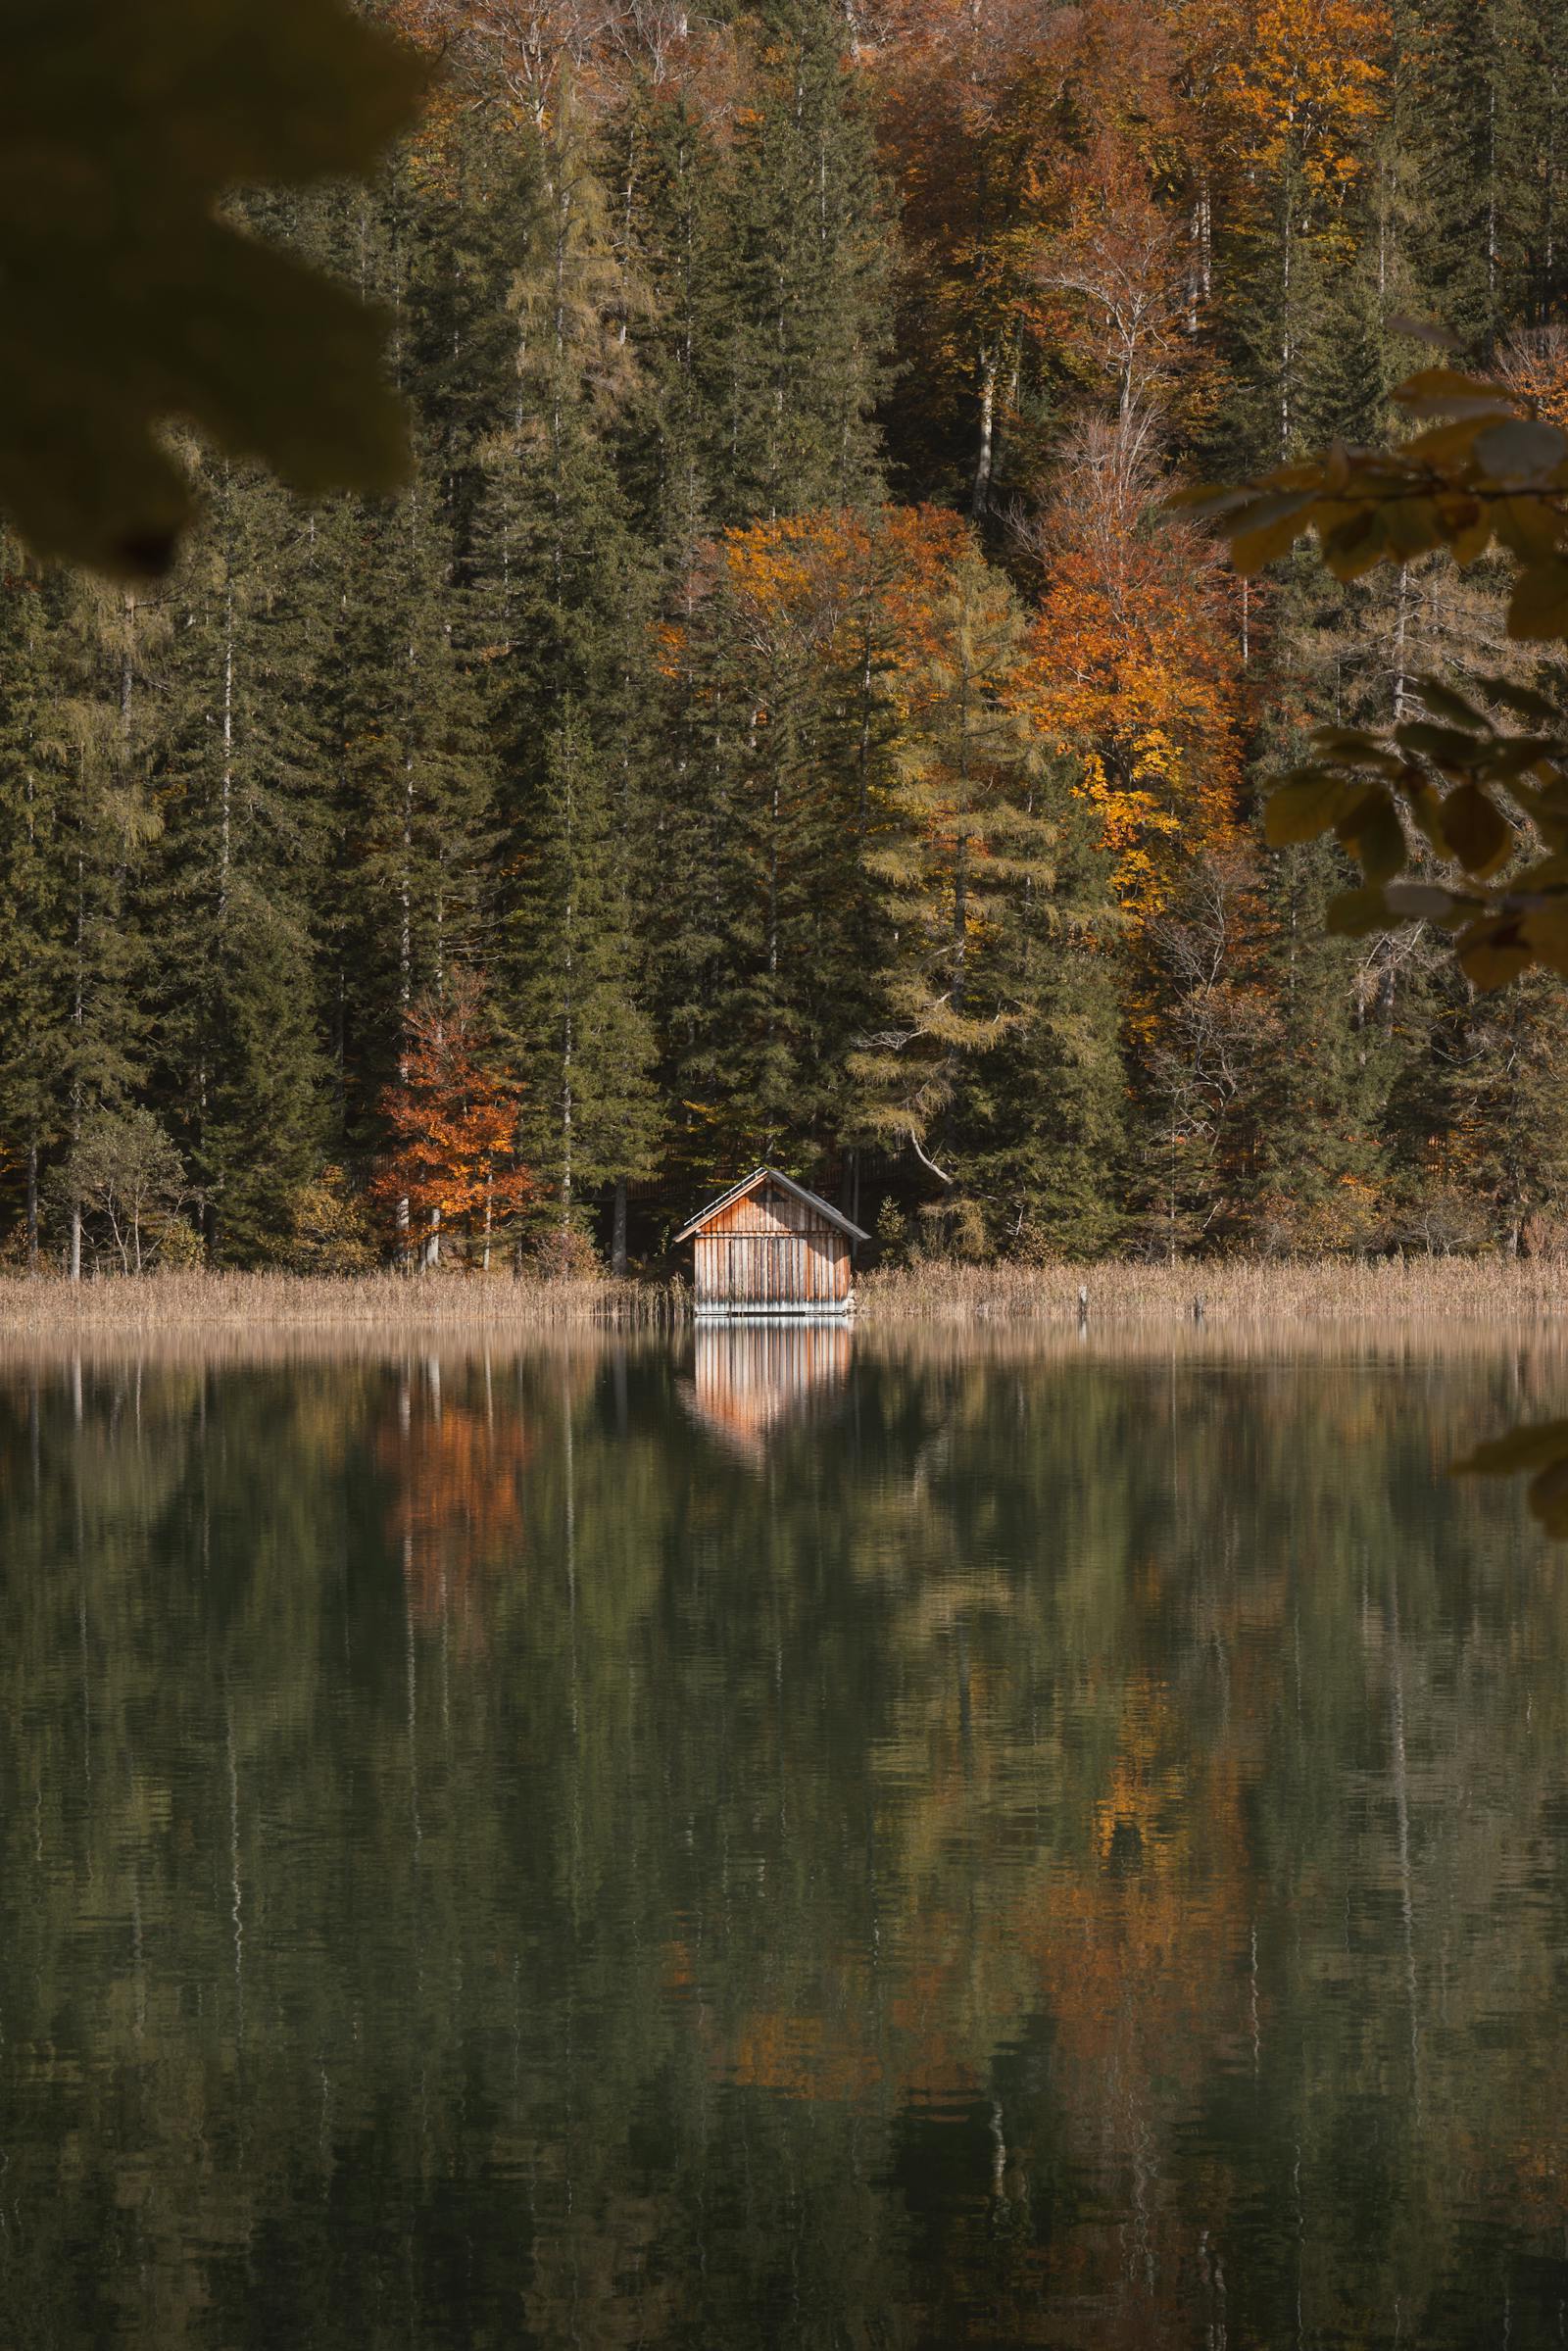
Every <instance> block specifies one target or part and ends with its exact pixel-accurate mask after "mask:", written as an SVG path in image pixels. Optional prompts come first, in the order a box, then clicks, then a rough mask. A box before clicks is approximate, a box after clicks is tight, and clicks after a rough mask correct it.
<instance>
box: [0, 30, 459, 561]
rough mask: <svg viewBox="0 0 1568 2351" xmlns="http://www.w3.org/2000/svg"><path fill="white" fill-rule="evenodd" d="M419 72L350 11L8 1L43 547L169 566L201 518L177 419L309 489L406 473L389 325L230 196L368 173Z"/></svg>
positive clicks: (2, 470) (5, 238) (19, 292)
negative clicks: (227, 208)
mask: <svg viewBox="0 0 1568 2351" xmlns="http://www.w3.org/2000/svg"><path fill="white" fill-rule="evenodd" d="M424 78H425V69H424V67H423V66H422V65H421V63H420V61H419V60H418V59H417V57H416V56H415V55H414V53H413V52H412V51H410V50H409V49H408V48H406V47H405V46H404V45H403V44H402V43H400V42H398V41H396V40H394V39H393V38H392V37H391V36H390V35H389V34H387V33H385V32H383V31H381V30H379V29H378V28H376V27H375V26H373V25H372V24H368V22H367V21H366V20H365V19H364V18H363V17H360V16H357V15H355V14H354V13H353V12H352V11H351V10H350V9H349V8H348V7H347V6H345V5H343V0H73V5H71V6H69V7H67V6H62V5H61V0H13V5H12V6H11V8H10V9H9V10H8V11H7V17H6V70H5V73H4V76H3V77H0V315H3V317H4V321H5V342H6V354H5V363H6V364H5V366H4V367H3V369H0V506H3V507H4V508H5V509H6V510H7V512H8V513H9V514H10V516H11V518H12V519H13V521H14V522H15V523H16V525H17V527H18V529H19V530H20V532H21V533H22V535H23V537H24V538H25V540H26V542H27V543H28V545H29V546H30V547H31V548H32V549H33V550H34V551H35V552H36V553H37V554H39V555H44V556H59V557H65V558H67V559H68V560H70V561H72V562H74V563H83V564H87V565H90V566H92V567H93V568H95V569H99V570H103V571H107V572H110V573H112V574H118V575H122V576H127V577H135V576H138V575H144V574H147V573H149V572H157V571H159V570H161V569H162V568H163V567H164V566H165V565H166V564H167V563H168V561H169V559H170V555H171V553H172V548H173V545H174V542H175V540H176V538H177V536H178V533H179V531H180V530H181V528H182V527H183V526H184V524H185V523H186V522H187V521H188V519H189V517H190V514H191V497H190V491H189V489H188V486H187V484H186V482H185V479H184V477H183V475H182V473H181V471H180V468H179V466H178V465H176V463H175V462H174V460H173V459H172V456H171V455H170V453H169V451H168V449H167V448H166V446H165V445H164V441H163V438H162V437H161V427H163V426H164V425H165V424H166V423H168V422H169V421H171V420H182V421H184V422H187V423H189V424H192V425H194V426H195V427H196V429H197V430H198V431H199V432H201V433H203V434H205V435H206V436H208V437H209V438H210V439H211V440H212V441H214V442H215V443H217V444H218V445H219V446H220V447H221V448H223V449H225V450H227V451H229V452H231V453H232V454H234V455H236V456H243V457H249V458H255V459H259V460H261V461H262V462H263V463H265V464H266V465H270V466H271V467H273V468H274V469H275V470H276V471H277V472H278V473H279V474H280V475H282V477H283V478H284V479H285V480H286V481H288V482H290V483H291V484H293V485H294V486H295V487H297V488H299V489H301V490H304V491H307V492H320V491H324V490H328V489H334V488H345V489H361V490H385V489H390V488H393V487H395V486H396V484H397V483H398V481H399V480H401V478H402V476H403V471H404V467H405V463H406V449H405V431H404V424H403V418H402V414H401V410H400V407H399V404H398V402H397V401H396V399H395V398H394V396H393V394H392V392H391V391H390V389H389V388H388V386H387V385H386V383H385V380H384V377H383V371H382V364H381V351H382V341H383V337H384V333H385V321H384V320H383V319H382V318H380V317H379V316H378V315H377V313H376V312H374V311H373V310H371V309H370V308H368V306H367V305H365V304H363V303H361V302H360V301H359V300H357V299H356V297H355V296H354V295H353V294H351V293H350V292H348V291H347V290H346V289H345V288H343V287H340V286H337V285H334V284H333V283H331V282H330V281H329V280H328V279H326V278H323V277H321V276H319V274H318V273H317V272H316V271H314V270H312V269H308V268H306V267H305V265H304V264H303V263H301V262H299V261H297V260H295V259H294V258H293V257H292V256H290V255H288V254H285V253H280V252H278V251H276V250H275V249H273V248H271V247H270V246H268V245H265V244H263V243H262V242H261V241H260V240H258V239H256V238H254V237H251V236H248V235H246V234H245V233H244V231H243V230H242V229H241V228H239V227H237V226H235V225H234V224H233V223H232V222H230V221H228V220H223V219H222V218H221V214H220V207H221V202H222V199H223V198H224V196H225V194H227V193H228V192H229V191H230V190H232V189H234V188H236V187H240V186H246V185H255V184H258V183H261V182H264V181H265V182H270V183H273V184H299V183H301V182H305V181H309V180H313V179H318V178H321V177H325V176H329V175H336V174H339V173H349V174H354V173H361V172H364V171H367V170H368V169H369V168H370V166H371V165H372V164H373V163H374V161H375V158H376V157H377V155H378V154H379V153H380V151H381V149H382V148H383V147H384V146H385V144H386V143H387V141H388V140H389V139H391V138H392V137H393V136H395V135H396V134H397V132H399V131H400V130H401V129H403V128H405V127H406V126H407V125H408V124H409V123H410V122H411V121H412V120H413V116H414V113H415V110H416V107H417V101H418V97H419V93H420V90H421V88H422V86H423V82H424Z"/></svg>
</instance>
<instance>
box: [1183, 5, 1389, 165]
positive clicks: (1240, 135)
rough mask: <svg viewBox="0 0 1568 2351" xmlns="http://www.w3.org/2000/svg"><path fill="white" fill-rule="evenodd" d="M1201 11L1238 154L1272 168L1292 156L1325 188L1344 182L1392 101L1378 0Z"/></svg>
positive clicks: (1385, 14) (1384, 19) (1385, 21)
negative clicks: (1218, 58)
mask: <svg viewBox="0 0 1568 2351" xmlns="http://www.w3.org/2000/svg"><path fill="white" fill-rule="evenodd" d="M1205 15H1206V19H1207V22H1206V25H1205V31H1206V34H1207V37H1208V39H1209V40H1210V41H1211V42H1212V43H1213V44H1214V46H1215V48H1216V50H1217V51H1218V52H1219V53H1220V55H1221V57H1222V58H1223V63H1222V64H1221V65H1220V68H1219V71H1218V73H1217V74H1216V77H1215V79H1216V94H1217V96H1218V99H1219V103H1220V107H1221V109H1222V110H1223V113H1224V115H1225V116H1228V118H1229V128H1230V132H1231V137H1232V140H1233V142H1234V146H1235V150H1236V152H1237V154H1238V156H1239V157H1240V158H1241V159H1242V160H1243V161H1244V162H1245V163H1246V164H1248V165H1250V166H1253V167H1261V168H1263V169H1264V170H1267V171H1278V170H1279V169H1280V168H1281V167H1282V165H1284V164H1285V162H1286V161H1287V160H1288V159H1289V160H1290V161H1292V162H1294V164H1295V167H1296V169H1297V170H1298V171H1299V172H1300V174H1301V177H1302V179H1303V180H1304V181H1305V183H1306V185H1307V187H1308V188H1310V189H1312V190H1314V191H1317V192H1319V193H1335V194H1337V193H1338V192H1340V191H1341V190H1343V189H1344V188H1346V187H1348V185H1349V184H1350V183H1351V182H1352V181H1353V180H1354V179H1356V178H1357V177H1358V175H1359V173H1360V171H1361V167H1362V152H1363V146H1364V141H1365V138H1366V134H1367V133H1368V131H1369V130H1370V129H1371V128H1372V127H1373V125H1374V124H1375V123H1376V122H1378V121H1379V120H1380V119H1381V117H1382V114H1383V110H1384V107H1385V105H1386V103H1387V85H1388V69H1387V66H1386V64H1385V62H1384V61H1385V59H1386V58H1387V57H1388V55H1389V51H1390V45H1391V42H1392V39H1393V20H1392V18H1391V17H1390V14H1389V11H1388V10H1387V8H1385V7H1384V6H1383V5H1382V0H1231V4H1230V5H1228V6H1225V7H1222V8H1220V9H1218V10H1213V11H1207V12H1205Z"/></svg>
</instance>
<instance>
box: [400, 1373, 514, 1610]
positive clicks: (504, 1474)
mask: <svg viewBox="0 0 1568 2351" xmlns="http://www.w3.org/2000/svg"><path fill="white" fill-rule="evenodd" d="M532 1451H533V1439H532V1433H531V1430H530V1428H529V1426H528V1424H527V1423H526V1422H525V1421H524V1420H523V1419H522V1417H521V1416H520V1414H519V1413H518V1412H516V1410H515V1409H514V1408H512V1407H511V1406H510V1404H504V1405H503V1407H502V1409H501V1410H500V1411H499V1412H498V1410H497V1402H496V1383H495V1368H494V1365H493V1363H492V1362H491V1361H490V1360H489V1359H488V1358H487V1359H486V1360H485V1362H484V1364H483V1366H482V1368H480V1369H479V1370H477V1371H476V1370H475V1369H474V1367H472V1366H460V1367H459V1382H458V1383H455V1381H454V1379H453V1377H452V1376H451V1375H448V1376H447V1377H446V1379H445V1380H443V1375H442V1367H441V1361H440V1358H439V1356H428V1357H425V1358H424V1359H423V1360H421V1361H420V1362H419V1363H418V1364H417V1366H414V1367H410V1368H409V1369H406V1370H405V1371H404V1372H403V1373H402V1374H401V1375H400V1377H399V1380H398V1388H397V1398H396V1403H395V1407H394V1408H392V1409H385V1410H383V1413H382V1416H381V1420H380V1424H379V1427H378V1428H377V1430H376V1432H375V1438H374V1460H375V1466H376V1469H377V1471H378V1472H379V1473H380V1475H381V1476H382V1477H383V1478H384V1479H385V1480H386V1482H387V1485H388V1487H389V1489H390V1499H389V1502H388V1505H387V1511H386V1535H387V1543H388V1545H389V1547H390V1548H391V1549H392V1550H393V1551H394V1552H395V1553H396V1555H397V1556H398V1557H399V1558H400V1559H401V1560H402V1563H403V1574H404V1580H405V1583H406V1585H407V1587H408V1592H409V1605H410V1608H411V1611H412V1613H413V1617H414V1621H415V1622H416V1623H417V1624H418V1625H420V1626H422V1627H425V1628H429V1627H430V1626H432V1625H436V1624H444V1623H446V1622H447V1621H449V1620H455V1621H456V1622H457V1623H458V1625H459V1627H460V1630H461V1632H462V1635H463V1637H464V1638H465V1639H466V1641H471V1642H478V1641H480V1640H481V1637H482V1631H483V1596H482V1587H483V1585H484V1583H485V1580H486V1579H487V1578H488V1577H490V1576H492V1575H495V1574H497V1573H500V1572H502V1571H503V1570H505V1569H506V1568H508V1567H515V1564H516V1560H517V1554H518V1552H519V1550H520V1548H521V1546H522V1543H523V1542H524V1540H525V1531H524V1511H523V1473H524V1471H525V1470H526V1468H527V1464H528V1460H529V1456H530V1454H531V1453H532Z"/></svg>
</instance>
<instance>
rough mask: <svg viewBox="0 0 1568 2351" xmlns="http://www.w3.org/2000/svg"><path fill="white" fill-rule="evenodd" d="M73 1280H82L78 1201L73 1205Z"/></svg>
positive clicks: (73, 1202) (79, 1209) (79, 1207)
mask: <svg viewBox="0 0 1568 2351" xmlns="http://www.w3.org/2000/svg"><path fill="white" fill-rule="evenodd" d="M71 1278H72V1280H73V1282H79V1281H80V1280H81V1202H80V1200H73V1201H72V1203H71Z"/></svg>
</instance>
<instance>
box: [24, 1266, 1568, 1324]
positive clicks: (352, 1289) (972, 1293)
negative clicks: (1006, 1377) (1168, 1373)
mask: <svg viewBox="0 0 1568 2351" xmlns="http://www.w3.org/2000/svg"><path fill="white" fill-rule="evenodd" d="M1080 1284H1082V1285H1083V1287H1084V1288H1085V1289H1086V1290H1087V1292H1088V1295H1089V1313H1088V1329H1089V1333H1090V1335H1091V1337H1094V1338H1106V1339H1108V1338H1109V1337H1111V1335H1112V1334H1113V1333H1114V1334H1119V1335H1120V1336H1121V1337H1124V1338H1125V1337H1130V1336H1131V1335H1132V1333H1133V1332H1134V1330H1135V1329H1141V1330H1144V1331H1149V1332H1152V1331H1153V1330H1155V1329H1164V1330H1166V1331H1172V1330H1174V1329H1176V1328H1178V1327H1180V1326H1182V1325H1186V1326H1188V1327H1201V1328H1203V1329H1206V1330H1207V1331H1208V1332H1210V1333H1217V1332H1218V1331H1221V1330H1225V1329H1230V1330H1233V1331H1234V1330H1237V1329H1239V1328H1241V1327H1242V1326H1249V1327H1251V1326H1256V1327H1259V1328H1260V1327H1262V1326H1264V1325H1271V1326H1274V1327H1275V1328H1276V1329H1277V1328H1278V1327H1279V1326H1281V1325H1287V1324H1292V1325H1297V1326H1305V1325H1308V1324H1316V1325H1323V1324H1338V1325H1348V1324H1357V1325H1361V1326H1364V1327H1365V1328H1367V1329H1368V1330H1376V1329H1377V1328H1379V1327H1392V1326H1394V1325H1403V1324H1415V1323H1419V1324H1422V1325H1423V1326H1428V1325H1438V1324H1443V1323H1448V1324H1453V1323H1472V1324H1475V1323H1493V1324H1497V1323H1512V1324H1517V1323H1520V1322H1529V1323H1539V1322H1541V1321H1543V1320H1544V1319H1546V1318H1551V1317H1559V1316H1562V1315H1563V1314H1564V1313H1565V1311H1568V1266H1560V1267H1559V1266H1557V1265H1554V1264H1552V1263H1550V1262H1548V1261H1546V1260H1543V1259H1533V1260H1525V1261H1520V1260H1517V1259H1509V1258H1504V1257H1493V1258H1461V1257H1419V1258H1415V1257H1412V1258H1406V1259H1403V1260H1400V1259H1397V1258H1391V1259H1376V1260H1371V1261H1368V1262H1366V1263H1348V1262H1344V1261H1340V1260H1335V1259H1323V1258H1318V1259H1312V1260H1299V1261H1298V1260H1290V1259H1280V1260H1257V1259H1241V1258H1236V1259H1229V1260H1225V1259H1215V1260H1210V1261H1206V1262H1204V1263H1201V1264H1200V1263H1193V1262H1188V1263H1178V1264H1176V1265H1131V1264H1105V1265H1097V1266H1088V1267H1085V1266H1081V1265H1070V1264H1066V1263H1062V1264H1057V1265H1041V1266H1016V1265H1002V1266H959V1265H937V1264H929V1265H916V1266H911V1267H909V1268H907V1269H906V1270H901V1271H897V1272H884V1273H870V1274H866V1275H863V1276H862V1277H861V1278H860V1280H859V1282H858V1305H859V1321H860V1323H861V1325H862V1327H870V1328H875V1329H878V1330H882V1329H889V1330H891V1329H893V1328H895V1327H897V1326H901V1325H902V1326H907V1325H914V1324H923V1325H926V1326H931V1325H938V1324H941V1325H953V1326H956V1325H963V1324H982V1325H983V1324H988V1323H989V1324H995V1323H1017V1324H1022V1323H1028V1324H1033V1325H1036V1326H1039V1325H1042V1324H1054V1325H1064V1326H1068V1327H1070V1328H1073V1329H1076V1326H1077V1325H1078V1321H1079V1305H1078V1292H1079V1286H1080ZM690 1300H691V1294H690V1291H689V1290H688V1289H687V1288H686V1286H685V1285H684V1284H683V1283H679V1282H662V1283H642V1282H631V1281H626V1282H615V1281H580V1280H563V1281H551V1282H546V1281H540V1280H537V1279H532V1278H530V1279H524V1280H520V1281H515V1280H513V1279H512V1278H511V1277H510V1276H509V1275H494V1276H491V1277H489V1278H488V1279H487V1278H485V1277H482V1276H478V1275H462V1274H434V1275H430V1274H423V1275H416V1276H413V1277H406V1276H403V1275H399V1274H393V1273H381V1274H369V1275H362V1276H357V1277H353V1278H348V1279H342V1280H338V1279H318V1278H310V1277H305V1276H301V1275H295V1274H278V1273H200V1272H186V1273H160V1274H149V1275H147V1276H145V1277H143V1278H142V1279H140V1280H126V1279H102V1280H97V1281H87V1282H82V1283H80V1284H79V1285H75V1286H73V1285H72V1284H71V1283H69V1282H66V1281H64V1280H62V1279H61V1278H59V1277H58V1276H55V1275H49V1276H42V1277H39V1278H38V1279H36V1280H27V1279H26V1278H25V1277H18V1276H12V1277H8V1278H0V1339H6V1340H12V1341H25V1340H28V1339H36V1338H44V1337H48V1338H51V1339H61V1338H71V1337H73V1335H76V1334H81V1335H86V1334H89V1333H91V1334H95V1335H99V1336H105V1337H107V1336H109V1335H111V1334H115V1335H118V1336H122V1337H127V1338H136V1337H139V1336H141V1335H143V1334H151V1333H154V1332H159V1333H164V1334H168V1335H170V1336H172V1335H174V1334H176V1333H177V1334H180V1335H182V1336H184V1337H188V1338H205V1339H207V1340H213V1339H216V1338H218V1337H219V1336H220V1335H227V1336H229V1337H231V1338H232V1337H239V1336H240V1335H242V1334H255V1333H258V1332H261V1331H273V1332H278V1333H282V1332H292V1333H296V1334H304V1333H306V1332H311V1333H316V1334H319V1335H320V1336H322V1337H323V1338H325V1337H327V1336H329V1335H330V1334H332V1333H334V1332H336V1333H340V1334H347V1333H350V1332H357V1333H360V1334H363V1335H366V1336H368V1335H369V1334H371V1333H374V1332H382V1333H386V1334H388V1335H390V1336H397V1335H399V1334H406V1335H409V1336H411V1337H414V1336H417V1335H418V1334H423V1333H428V1334H434V1333H438V1332H439V1333H445V1334H448V1335H450V1336H451V1337H453V1338H457V1337H459V1336H460V1335H461V1334H464V1333H468V1334H472V1335H473V1336H475V1337H476V1338H480V1339H483V1338H486V1337H488V1336H497V1337H500V1336H510V1337H519V1338H520V1337H522V1336H524V1335H526V1334H529V1333H540V1334H543V1333H550V1332H560V1333H566V1332H573V1331H575V1332H584V1331H587V1330H590V1329H599V1330H609V1331H622V1332H627V1331H638V1330H640V1331H656V1330H661V1329H668V1328H671V1327H673V1326H676V1325H679V1324H682V1323H684V1322H686V1321H687V1320H688V1319H689V1313H690ZM1200 1300H1201V1306H1202V1312H1201V1316H1200V1315H1195V1312H1194V1308H1195V1302H1197V1301H1200Z"/></svg>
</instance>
